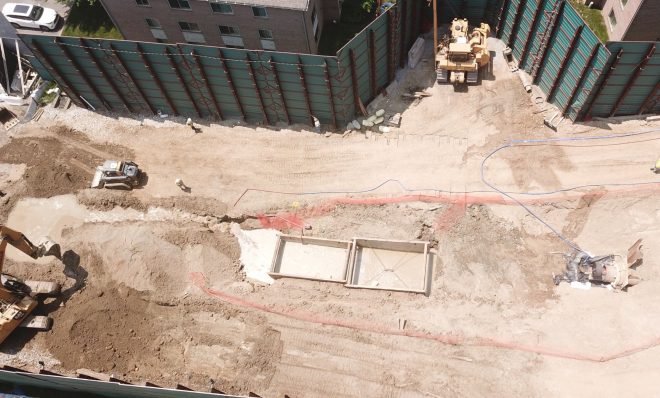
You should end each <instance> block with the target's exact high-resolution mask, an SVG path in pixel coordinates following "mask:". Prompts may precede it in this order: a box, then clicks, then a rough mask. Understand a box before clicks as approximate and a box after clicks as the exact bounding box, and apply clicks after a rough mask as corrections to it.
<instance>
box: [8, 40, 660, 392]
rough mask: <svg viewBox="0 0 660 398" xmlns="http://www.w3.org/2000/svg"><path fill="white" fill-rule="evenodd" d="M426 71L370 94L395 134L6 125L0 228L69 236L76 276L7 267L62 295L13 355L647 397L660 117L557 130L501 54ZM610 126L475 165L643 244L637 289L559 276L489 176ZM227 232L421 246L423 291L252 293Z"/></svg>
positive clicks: (281, 376) (125, 372)
mask: <svg viewBox="0 0 660 398" xmlns="http://www.w3.org/2000/svg"><path fill="white" fill-rule="evenodd" d="M491 44H492V45H494V46H496V45H497V44H498V43H496V42H493V43H491ZM495 49H497V48H495ZM428 55H430V54H428V53H427V56H428ZM433 78H434V72H433V70H432V62H431V61H430V60H428V59H427V60H426V61H423V62H422V63H420V65H419V66H418V67H417V68H416V69H414V70H412V71H408V72H407V73H405V74H403V75H402V76H401V81H400V82H399V90H400V91H402V92H403V91H406V90H412V91H416V90H420V89H426V90H427V91H428V92H429V93H431V94H432V96H431V97H426V98H423V99H422V100H421V101H419V102H418V103H410V102H404V101H402V100H401V99H399V98H398V96H394V95H390V96H389V97H386V98H382V99H380V100H379V101H380V105H382V106H384V107H386V109H388V110H393V111H403V119H402V124H401V126H400V128H395V129H393V131H391V132H389V133H387V134H380V133H372V134H370V135H369V136H367V135H365V134H364V133H363V132H362V133H360V132H353V133H351V134H349V135H347V136H344V137H342V134H341V133H339V134H332V135H330V136H329V137H326V136H324V135H323V134H317V133H314V132H313V131H310V129H309V128H307V127H299V128H296V129H286V128H279V129H271V128H265V127H255V126H248V125H244V124H240V123H234V124H231V123H230V122H223V123H222V124H209V123H205V122H201V121H199V126H200V127H201V132H199V133H195V132H193V131H192V130H191V129H190V128H189V127H187V126H185V124H183V123H182V121H183V120H171V119H158V120H155V119H153V118H145V119H133V118H127V117H124V116H116V115H100V114H97V113H92V112H89V111H86V110H82V109H77V108H72V109H69V110H56V109H52V108H48V109H46V111H45V113H44V114H43V116H41V118H40V119H39V120H38V122H29V123H25V124H21V125H19V126H17V127H15V128H14V129H12V130H11V131H10V132H9V133H7V134H6V136H5V134H4V133H2V134H1V135H0V144H1V145H2V146H1V147H0V190H2V191H3V192H4V193H6V196H4V197H3V198H1V199H0V200H1V201H2V202H1V203H2V207H1V208H0V216H1V219H0V220H1V221H2V222H3V223H6V224H7V225H8V226H10V227H12V228H15V229H19V230H21V231H22V232H24V233H25V234H26V235H27V236H28V237H30V238H33V239H36V238H38V237H40V236H42V235H50V236H51V237H52V238H54V239H55V240H57V241H59V243H60V244H61V246H62V251H63V252H64V262H66V263H67V264H68V266H67V270H66V273H63V270H64V266H63V265H62V263H61V262H59V261H58V260H50V261H44V260H40V261H38V262H36V263H35V262H30V261H29V260H30V259H29V258H27V257H25V256H23V257H21V256H20V254H16V253H9V258H8V260H7V262H6V266H5V272H8V273H10V274H13V275H16V276H20V277H21V278H24V279H42V280H55V281H58V282H61V283H62V284H63V295H62V297H61V298H58V299H49V300H47V301H46V302H45V303H44V304H43V305H41V306H40V307H39V308H38V313H40V314H48V315H50V316H51V317H52V318H53V319H54V324H53V327H52V330H51V331H49V332H40V333H35V332H28V331H25V330H19V331H17V332H16V333H14V334H13V335H12V336H11V337H10V339H9V340H7V341H6V342H5V343H4V344H3V346H2V348H1V349H0V361H1V362H2V363H3V364H7V365H11V366H22V367H27V368H33V369H35V368H38V366H39V365H38V362H39V361H42V362H43V363H44V365H45V367H46V368H47V369H49V370H52V371H56V372H62V373H65V374H75V371H76V369H80V368H86V369H91V370H93V371H97V372H104V373H108V374H113V375H115V377H117V378H120V379H124V380H127V381H130V382H140V381H145V380H148V381H150V382H152V383H156V384H159V385H162V386H166V387H171V386H174V385H175V384H176V383H181V384H183V385H186V386H188V387H191V388H195V389H200V390H207V391H208V389H209V387H210V386H212V385H213V386H215V388H216V389H218V390H222V391H225V392H227V393H237V394H247V393H248V392H250V391H251V392H254V393H257V394H260V395H262V396H264V397H282V396H284V394H286V395H288V396H290V397H317V396H345V397H361V396H387V397H398V396H401V397H448V396H537V397H547V396H599V397H602V396H621V395H622V394H623V395H625V396H652V395H654V394H656V393H657V374H658V373H659V372H660V365H659V364H660V347H658V344H659V343H660V332H659V331H658V327H657V325H660V309H659V308H658V306H657V305H656V303H658V302H660V264H659V263H658V259H659V258H660V228H659V225H660V206H659V205H658V192H659V188H660V184H659V183H660V178H659V177H658V175H654V174H652V173H651V172H650V171H649V167H651V166H652V164H653V162H655V160H656V159H657V157H658V156H659V155H660V132H656V133H648V134H644V135H637V136H625V135H623V134H625V133H630V132H637V131H650V130H653V129H656V130H660V124H659V123H657V122H654V123H655V124H654V123H651V122H649V123H646V122H643V121H639V120H633V121H627V122H617V123H610V124H608V123H605V122H592V123H587V124H571V123H570V122H568V121H565V122H563V123H562V124H561V125H560V126H559V131H557V132H555V131H553V130H550V129H548V128H546V127H544V125H543V112H540V111H539V108H538V106H536V105H534V104H533V100H534V99H533V98H530V97H529V95H528V94H527V93H525V92H524V90H523V88H522V85H521V83H520V81H519V79H518V78H517V77H516V76H515V74H513V73H511V72H510V71H509V70H508V68H507V66H506V64H505V62H504V60H503V58H502V54H501V53H500V52H498V53H497V55H496V57H495V59H494V67H493V74H492V76H487V78H485V79H483V80H482V81H481V82H480V84H479V85H477V86H471V87H469V89H468V90H459V91H455V90H454V89H453V87H452V86H438V85H433ZM611 135H619V136H618V137H615V138H612V139H607V140H573V141H560V142H550V143H541V142H534V143H528V144H525V145H515V146H511V147H507V148H504V149H502V150H501V151H499V152H497V153H495V154H494V155H493V156H492V157H490V158H489V159H488V160H487V161H486V162H485V164H484V166H483V177H484V178H485V179H486V181H488V182H489V183H490V184H493V185H494V186H496V187H498V188H499V189H502V190H505V191H510V192H518V194H514V195H512V196H514V197H515V198H517V199H518V200H520V201H522V202H523V203H524V204H525V205H526V206H528V209H529V210H530V211H532V212H534V214H536V215H538V216H539V217H540V218H541V219H542V220H543V221H545V222H546V223H547V224H548V225H550V226H552V227H553V228H555V229H556V230H557V231H558V232H559V233H561V234H562V236H564V237H565V238H566V239H567V240H570V241H571V242H574V243H575V244H577V245H579V246H580V247H581V248H583V249H584V250H586V251H588V252H590V253H593V254H595V255H600V254H612V253H615V254H624V253H625V252H626V250H627V249H628V247H629V246H630V245H631V244H632V243H634V242H635V241H636V240H637V239H640V238H641V239H643V240H644V246H643V251H644V263H643V265H642V266H641V267H639V269H638V271H639V274H640V276H641V277H642V278H643V281H642V282H641V283H640V284H639V285H637V286H635V287H633V288H630V289H629V290H628V292H622V293H615V292H611V291H608V290H606V289H599V288H592V289H590V290H579V289H572V288H571V287H569V286H568V285H566V284H562V285H559V286H554V284H553V282H552V277H553V273H559V272H561V271H562V269H563V266H564V265H563V262H562V257H561V255H559V254H557V253H568V252H569V251H570V247H568V246H567V245H566V244H565V242H564V241H562V240H561V239H560V238H559V237H558V236H557V235H555V234H554V233H553V232H552V231H551V230H550V229H549V228H548V227H547V226H545V225H544V224H542V223H541V222H539V220H537V219H536V218H534V217H533V216H532V215H531V214H530V213H528V212H527V210H525V209H524V208H523V207H521V206H520V205H518V204H516V203H515V202H513V201H511V200H505V199H506V198H504V197H503V196H502V195H500V194H499V193H496V192H494V191H493V190H492V189H491V187H489V186H487V185H486V184H485V183H484V182H483V181H482V162H483V161H484V159H485V158H486V157H487V156H488V155H489V154H490V153H491V152H492V151H494V150H495V149H497V148H498V147H500V146H501V145H504V144H506V143H507V142H509V141H511V140H524V139H531V140H538V139H545V138H553V137H572V138H584V137H591V136H601V137H603V136H611ZM115 158H116V159H130V160H134V161H135V162H136V163H138V164H139V165H140V167H141V168H142V169H143V170H144V171H145V172H146V173H147V178H145V185H144V186H143V187H141V188H139V189H135V190H133V191H131V192H124V191H109V190H92V189H90V188H88V187H89V183H90V181H91V178H92V175H93V172H94V168H95V166H97V165H99V164H101V162H102V161H103V160H105V159H115ZM176 178H181V179H182V180H183V181H184V182H185V184H186V185H188V186H189V187H190V191H189V192H184V191H182V190H181V189H179V187H177V186H176V185H175V183H174V181H175V179H176ZM615 184H635V185H615ZM578 186H582V188H579V189H576V190H568V191H562V190H563V189H567V188H571V187H578ZM303 193H305V194H303ZM525 193H544V194H539V195H529V194H525ZM232 223H237V224H240V226H241V228H242V229H244V230H253V229H258V228H275V229H279V230H280V231H283V232H285V233H290V234H301V233H304V235H307V236H316V237H321V238H330V239H342V240H350V239H352V238H353V237H365V238H381V239H397V240H415V239H422V240H427V241H430V242H432V245H433V247H434V249H435V250H437V257H436V263H435V265H434V268H433V275H432V286H431V292H430V295H428V296H425V295H423V294H413V293H400V292H387V291H374V290H361V289H348V288H346V287H344V286H342V285H341V284H335V283H328V282H316V281H309V280H296V279H287V278H282V279H278V280H276V281H275V282H274V283H273V284H270V285H267V284H262V283H258V282H255V281H253V280H250V279H248V278H246V276H245V273H244V269H243V267H242V265H241V261H240V256H241V247H240V246H239V243H238V241H237V239H236V238H235V236H234V235H233V234H232V232H231V230H232ZM305 226H308V227H311V229H310V228H305ZM234 228H235V227H234Z"/></svg>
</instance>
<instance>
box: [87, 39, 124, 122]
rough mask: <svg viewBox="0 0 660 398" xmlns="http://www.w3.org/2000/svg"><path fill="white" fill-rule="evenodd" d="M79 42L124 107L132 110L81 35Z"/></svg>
mask: <svg viewBox="0 0 660 398" xmlns="http://www.w3.org/2000/svg"><path fill="white" fill-rule="evenodd" d="M78 43H80V47H82V48H83V49H84V50H85V53H86V54H87V55H88V56H89V58H90V60H91V61H92V64H93V65H94V67H95V68H96V69H98V71H99V73H100V74H101V76H102V77H103V79H104V80H105V81H106V83H108V85H109V86H110V87H111V88H112V91H113V92H114V93H115V94H116V95H117V97H119V99H120V100H121V102H122V104H123V105H124V108H126V110H127V111H128V112H131V108H130V107H129V106H128V101H126V98H124V95H123V94H122V93H121V91H119V89H118V88H117V85H116V84H115V82H114V81H113V80H112V79H110V78H109V77H108V74H107V72H106V71H105V68H104V67H103V65H102V64H101V61H100V60H99V59H97V58H96V55H94V51H90V49H89V47H88V46H87V45H86V44H85V42H84V40H83V39H82V38H81V37H79V38H78Z"/></svg>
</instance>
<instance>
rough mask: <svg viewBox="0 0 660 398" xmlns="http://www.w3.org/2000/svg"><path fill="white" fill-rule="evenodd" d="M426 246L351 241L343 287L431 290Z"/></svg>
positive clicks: (404, 242)
mask: <svg viewBox="0 0 660 398" xmlns="http://www.w3.org/2000/svg"><path fill="white" fill-rule="evenodd" d="M428 246H429V243H428V242H423V241H396V240H378V239H357V238H356V239H354V240H353V247H352V250H351V259H350V272H349V277H348V282H347V284H346V286H348V287H355V288H365V289H381V290H394V291H402V292H413V293H423V294H426V295H428V294H429V292H430V289H431V275H432V267H433V257H432V255H431V253H429V247H428Z"/></svg>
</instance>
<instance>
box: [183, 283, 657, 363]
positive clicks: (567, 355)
mask: <svg viewBox="0 0 660 398" xmlns="http://www.w3.org/2000/svg"><path fill="white" fill-rule="evenodd" d="M190 279H191V281H192V282H193V284H194V285H195V286H197V287H198V288H199V289H200V290H201V291H202V292H204V293H205V294H206V295H208V296H210V297H214V298H217V299H220V300H222V301H224V302H226V303H229V304H232V305H236V306H239V307H243V308H250V309H253V310H257V311H261V312H266V313H269V314H274V315H278V316H283V317H285V318H289V319H294V320H297V321H301V322H308V323H314V324H319V325H325V326H335V327H340V328H347V329H352V330H358V331H362V332H370V333H376V334H382V335H389V336H402V337H410V338H417V339H424V340H432V341H436V342H438V343H442V344H446V345H453V346H473V347H486V348H497V349H505V350H512V351H519V352H528V353H532V354H538V355H543V356H549V357H555V358H563V359H572V360H577V361H584V362H609V361H612V360H615V359H618V358H623V357H627V356H631V355H633V354H636V353H638V352H641V351H644V350H648V349H650V348H653V347H657V346H658V345H660V337H655V338H653V339H650V340H649V341H648V342H645V343H641V344H637V345H633V346H631V347H629V348H626V349H623V350H620V351H617V352H614V353H611V354H609V355H593V354H589V353H580V352H572V351H567V350H562V349H557V348H554V347H544V346H542V345H532V344H522V343H520V342H518V341H507V340H501V339H497V338H491V337H479V336H475V337H469V338H468V337H465V336H463V335H461V334H460V333H456V332H450V333H440V334H434V333H427V332H420V331H416V330H405V329H403V330H401V329H394V328H389V327H387V326H384V325H380V324H377V323H373V322H361V321H355V320H347V319H333V318H327V317H323V316H321V315H320V314H318V313H312V312H304V311H296V310H293V309H291V308H278V307H277V306H275V305H266V304H263V303H257V302H253V301H249V300H246V299H244V298H241V297H238V296H234V295H231V294H228V293H225V292H221V291H218V290H214V289H209V288H208V287H207V286H206V278H205V277H204V274H202V273H201V272H192V273H190Z"/></svg>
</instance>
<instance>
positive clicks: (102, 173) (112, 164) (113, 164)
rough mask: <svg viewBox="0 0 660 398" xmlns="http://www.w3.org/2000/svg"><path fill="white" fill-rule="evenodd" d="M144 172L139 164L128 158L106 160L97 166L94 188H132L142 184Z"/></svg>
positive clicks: (93, 181) (93, 180)
mask: <svg viewBox="0 0 660 398" xmlns="http://www.w3.org/2000/svg"><path fill="white" fill-rule="evenodd" d="M141 175H142V172H141V171H140V168H139V167H138V165H137V164H135V163H134V162H130V161H128V160H124V161H119V160H106V161H105V162H103V164H102V165H101V166H98V167H97V168H96V173H94V178H93V179H92V188H99V189H100V188H110V189H113V188H114V189H125V190H131V189H133V188H135V187H137V186H139V185H140V178H141Z"/></svg>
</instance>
